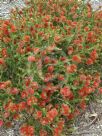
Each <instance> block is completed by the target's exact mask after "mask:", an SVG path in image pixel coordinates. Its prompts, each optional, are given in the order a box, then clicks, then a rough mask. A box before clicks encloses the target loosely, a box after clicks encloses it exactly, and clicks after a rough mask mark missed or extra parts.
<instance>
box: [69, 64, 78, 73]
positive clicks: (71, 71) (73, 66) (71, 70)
mask: <svg viewBox="0 0 102 136" xmlns="http://www.w3.org/2000/svg"><path fill="white" fill-rule="evenodd" d="M76 71H77V66H76V65H75V64H71V65H69V66H68V67H67V72H68V73H74V72H76Z"/></svg>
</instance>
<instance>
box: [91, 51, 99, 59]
mask: <svg viewBox="0 0 102 136" xmlns="http://www.w3.org/2000/svg"><path fill="white" fill-rule="evenodd" d="M97 57H98V54H97V51H96V50H93V51H92V52H91V53H90V58H91V59H92V60H93V61H94V60H95V59H97Z"/></svg>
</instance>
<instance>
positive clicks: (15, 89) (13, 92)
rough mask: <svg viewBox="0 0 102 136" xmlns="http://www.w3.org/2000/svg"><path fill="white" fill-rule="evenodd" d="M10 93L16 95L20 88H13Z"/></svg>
mask: <svg viewBox="0 0 102 136" xmlns="http://www.w3.org/2000/svg"><path fill="white" fill-rule="evenodd" d="M10 93H11V94H13V95H16V94H18V93H19V90H18V89H17V88H11V90H10Z"/></svg>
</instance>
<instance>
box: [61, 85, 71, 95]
mask: <svg viewBox="0 0 102 136" xmlns="http://www.w3.org/2000/svg"><path fill="white" fill-rule="evenodd" d="M60 93H61V95H62V96H64V97H66V98H71V97H72V96H73V93H72V92H71V90H70V88H69V87H68V86H66V87H63V88H61V90H60Z"/></svg>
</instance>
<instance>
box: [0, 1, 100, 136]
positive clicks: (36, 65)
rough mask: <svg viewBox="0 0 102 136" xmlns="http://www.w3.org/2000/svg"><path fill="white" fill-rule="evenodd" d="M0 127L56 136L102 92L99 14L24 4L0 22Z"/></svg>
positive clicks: (65, 5)
mask: <svg viewBox="0 0 102 136" xmlns="http://www.w3.org/2000/svg"><path fill="white" fill-rule="evenodd" d="M0 25H1V27H0V76H1V78H0V79H1V81H0V126H6V127H11V126H12V122H13V121H15V120H16V121H20V120H22V119H23V118H24V123H23V124H22V126H21V127H20V132H21V134H22V135H24V136H34V135H39V136H48V135H50V134H51V135H54V136H59V135H60V134H61V132H62V130H63V127H64V122H65V121H66V120H68V121H70V120H72V119H73V118H75V117H76V116H77V115H79V114H80V112H81V110H84V109H85V108H86V104H87V102H88V101H89V100H90V99H91V98H93V96H94V94H96V95H98V94H100V93H102V88H101V63H102V61H101V57H102V53H101V52H102V11H92V8H91V5H90V4H89V3H87V4H85V3H84V2H78V1H77V0H70V1H63V2H61V1H60V2H56V1H54V0H49V1H46V2H44V3H41V2H35V3H34V2H33V1H31V2H29V5H28V8H24V9H23V10H18V9H16V10H12V12H11V17H10V19H8V20H0Z"/></svg>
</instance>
